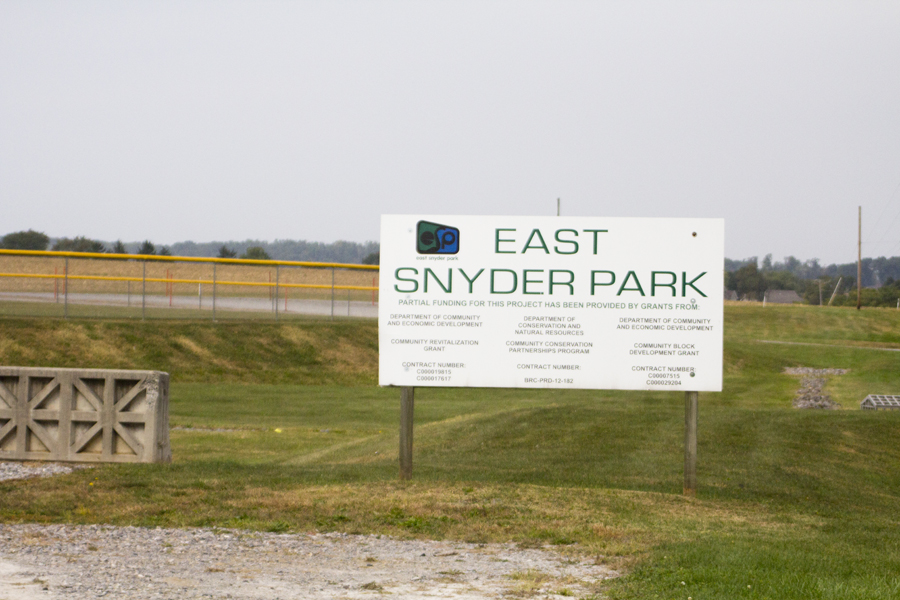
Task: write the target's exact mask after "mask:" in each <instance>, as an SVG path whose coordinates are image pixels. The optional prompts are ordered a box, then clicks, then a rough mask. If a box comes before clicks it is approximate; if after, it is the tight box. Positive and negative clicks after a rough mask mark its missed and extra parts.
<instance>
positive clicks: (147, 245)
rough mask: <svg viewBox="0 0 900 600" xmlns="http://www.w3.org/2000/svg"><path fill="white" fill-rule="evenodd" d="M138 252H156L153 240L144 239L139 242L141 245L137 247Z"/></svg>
mask: <svg viewBox="0 0 900 600" xmlns="http://www.w3.org/2000/svg"><path fill="white" fill-rule="evenodd" d="M137 253H138V254H156V246H154V245H153V242H151V241H150V240H144V241H143V242H141V247H140V248H138V251H137Z"/></svg>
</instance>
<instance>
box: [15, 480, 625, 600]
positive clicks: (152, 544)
mask: <svg viewBox="0 0 900 600" xmlns="http://www.w3.org/2000/svg"><path fill="white" fill-rule="evenodd" d="M11 464H12V465H15V463H0V475H6V477H5V478H7V479H9V478H11V477H9V476H8V475H9V473H10V471H11V470H12V469H13V467H8V465H11ZM32 464H33V463H32ZM16 468H17V469H18V468H23V467H22V466H21V465H19V466H18V467H16ZM32 468H34V469H44V471H43V472H42V473H40V474H37V475H35V474H34V473H32V475H31V476H52V474H53V471H54V469H58V468H59V466H58V465H57V466H55V467H54V466H53V465H46V466H39V467H32ZM22 475H23V473H22V472H19V476H22ZM26 476H28V475H26ZM617 576H618V573H616V572H615V571H613V570H610V569H609V568H607V567H604V566H602V565H597V564H594V563H593V562H591V561H584V560H572V559H569V558H567V557H565V556H563V555H561V554H559V553H558V552H556V551H555V550H553V549H550V548H545V549H522V548H518V547H516V546H515V545H512V544H467V543H463V542H445V541H444V542H439V541H420V540H395V539H391V538H387V537H380V536H363V535H348V534H340V533H327V534H318V533H310V534H274V533H259V532H249V531H240V530H222V529H161V528H157V529H144V528H138V527H111V526H102V525H38V524H15V525H4V524H0V600H37V599H41V600H44V599H62V598H73V599H79V600H80V599H82V598H99V597H105V596H108V597H110V598H116V599H122V600H137V599H140V600H145V599H146V600H156V599H159V600H163V599H165V600H168V599H173V598H178V599H179V600H182V599H189V598H216V599H225V598H228V599H235V600H251V599H252V600H294V599H297V600H299V599H304V600H306V599H309V600H319V599H326V598H327V599H332V598H348V599H349V598H354V599H355V598H378V597H382V596H384V595H390V596H391V597H393V598H402V599H408V600H419V599H423V600H424V599H440V598H446V599H455V600H483V599H489V598H502V597H506V596H508V595H509V594H511V593H512V594H515V595H517V596H522V597H541V598H546V597H561V596H569V595H572V596H576V597H584V596H587V595H590V594H592V593H594V590H596V588H597V585H598V584H599V583H601V582H602V581H603V580H605V579H609V578H612V577H617Z"/></svg>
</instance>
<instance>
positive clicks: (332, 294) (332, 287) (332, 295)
mask: <svg viewBox="0 0 900 600" xmlns="http://www.w3.org/2000/svg"><path fill="white" fill-rule="evenodd" d="M331 320H332V321H334V267H331Z"/></svg>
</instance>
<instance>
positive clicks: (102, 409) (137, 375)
mask: <svg viewBox="0 0 900 600" xmlns="http://www.w3.org/2000/svg"><path fill="white" fill-rule="evenodd" d="M0 460H55V461H70V462H170V461H171V460H172V449H171V447H170V446H169V374H168V373H162V372H160V371H117V370H108V369H54V368H43V367H36V368H34V367H0Z"/></svg>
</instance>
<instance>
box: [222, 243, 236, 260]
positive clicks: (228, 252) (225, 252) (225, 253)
mask: <svg viewBox="0 0 900 600" xmlns="http://www.w3.org/2000/svg"><path fill="white" fill-rule="evenodd" d="M219 258H237V252H235V251H234V250H232V249H231V248H229V247H228V246H224V245H223V246H222V247H221V248H219Z"/></svg>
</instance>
